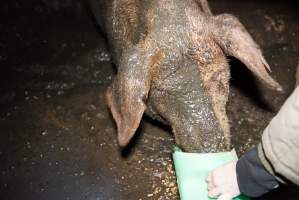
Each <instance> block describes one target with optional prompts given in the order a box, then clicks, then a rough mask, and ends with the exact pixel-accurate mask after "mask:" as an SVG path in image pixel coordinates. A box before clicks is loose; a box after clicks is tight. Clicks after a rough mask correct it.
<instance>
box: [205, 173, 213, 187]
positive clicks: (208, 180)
mask: <svg viewBox="0 0 299 200" xmlns="http://www.w3.org/2000/svg"><path fill="white" fill-rule="evenodd" d="M211 177H212V175H211V173H209V175H208V176H207V178H206V181H207V184H208V191H210V190H213V189H214V188H215V185H214V182H213V179H212V178H211Z"/></svg>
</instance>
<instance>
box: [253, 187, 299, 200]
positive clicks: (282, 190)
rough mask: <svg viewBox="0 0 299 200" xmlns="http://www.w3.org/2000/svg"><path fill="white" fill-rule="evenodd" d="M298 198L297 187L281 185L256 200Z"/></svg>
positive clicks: (298, 191) (298, 190) (298, 188)
mask: <svg viewBox="0 0 299 200" xmlns="http://www.w3.org/2000/svg"><path fill="white" fill-rule="evenodd" d="M296 197H298V198H299V187H298V186H295V185H281V186H280V187H279V188H278V189H276V190H274V191H272V192H270V193H268V194H266V195H264V196H263V197H260V198H254V199H256V200H273V199H295V198H296Z"/></svg>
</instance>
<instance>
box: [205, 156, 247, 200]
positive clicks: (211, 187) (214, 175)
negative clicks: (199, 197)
mask: <svg viewBox="0 0 299 200" xmlns="http://www.w3.org/2000/svg"><path fill="white" fill-rule="evenodd" d="M236 164H237V161H233V162H230V163H228V164H225V165H223V166H221V167H219V168H217V169H215V170H214V171H212V172H210V173H209V175H208V177H207V178H206V181H207V183H208V191H209V197H211V198H217V199H218V200H231V199H233V198H234V197H237V196H239V195H240V194H241V192H240V190H239V186H238V180H237V172H236Z"/></svg>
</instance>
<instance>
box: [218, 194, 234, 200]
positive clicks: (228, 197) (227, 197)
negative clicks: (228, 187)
mask: <svg viewBox="0 0 299 200" xmlns="http://www.w3.org/2000/svg"><path fill="white" fill-rule="evenodd" d="M232 199H233V197H232V195H230V194H222V195H220V196H219V198H218V200H232Z"/></svg>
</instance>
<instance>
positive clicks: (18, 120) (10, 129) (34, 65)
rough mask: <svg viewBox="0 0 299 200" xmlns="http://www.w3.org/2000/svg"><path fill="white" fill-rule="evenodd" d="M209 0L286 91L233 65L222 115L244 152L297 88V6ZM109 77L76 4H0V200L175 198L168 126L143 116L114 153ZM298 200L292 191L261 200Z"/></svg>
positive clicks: (99, 40)
mask: <svg viewBox="0 0 299 200" xmlns="http://www.w3.org/2000/svg"><path fill="white" fill-rule="evenodd" d="M210 2H211V7H212V10H213V11H214V12H215V13H223V12H229V13H232V14H235V15H236V16H238V17H239V18H240V20H241V21H242V22H243V23H244V24H245V25H246V27H247V28H248V30H249V31H250V32H251V33H252V34H253V36H254V38H255V39H256V40H257V42H258V43H259V44H260V45H261V46H262V48H263V50H264V54H265V57H266V58H267V60H268V61H269V64H270V65H271V67H272V70H273V76H274V77H275V78H276V79H277V80H278V82H280V83H281V84H282V86H283V87H284V89H285V92H284V93H283V94H280V93H277V92H274V91H270V90H268V89H266V88H264V87H263V86H262V85H260V83H259V82H257V81H256V80H254V78H253V77H252V75H251V74H250V73H249V72H248V71H247V70H246V69H245V67H244V66H243V65H242V64H240V63H239V62H238V61H236V60H233V59H230V60H231V65H232V81H231V85H232V87H231V93H230V99H229V103H228V114H229V119H230V122H231V131H232V135H233V144H234V146H235V148H236V149H237V151H238V153H239V155H241V154H242V153H243V152H244V151H245V150H246V149H248V148H250V147H252V146H253V145H254V144H257V143H258V141H259V139H260V134H261V132H262V130H263V129H264V128H265V126H266V125H267V123H268V122H269V121H270V119H271V117H272V116H273V115H274V114H275V113H276V112H277V110H278V109H279V107H280V106H281V104H282V103H283V102H284V100H285V99H286V98H287V96H288V95H289V94H290V92H291V91H292V90H293V88H294V83H295V68H296V65H297V63H298V61H299V56H298V55H299V14H298V5H297V4H295V3H292V1H234V0H225V1H224V0H211V1H210ZM114 75H115V70H114V68H113V66H112V65H111V62H110V54H109V51H108V49H107V47H106V45H105V40H104V38H103V37H102V36H101V35H100V33H99V31H98V30H97V28H96V27H95V25H94V23H93V21H92V20H91V18H90V16H89V14H88V12H87V11H86V9H85V7H84V6H83V5H82V4H81V3H79V2H76V1H72V0H60V1H59V0H39V1H38V0H30V1H8V0H5V1H2V2H1V6H0V199H3V200H15V199H47V200H50V199H70V200H71V199H88V200H89V199H90V200H93V199H94V200H109V199H111V200H122V199H130V200H131V199H132V200H146V199H154V200H167V199H170V200H175V199H178V192H177V187H176V183H175V175H174V172H173V166H172V162H171V157H170V156H171V149H172V146H173V144H174V140H173V137H172V135H171V132H170V131H169V128H167V127H161V126H160V125H159V124H157V123H155V122H153V121H151V120H150V119H147V118H144V120H143V123H142V125H141V127H140V129H139V131H138V133H139V134H138V136H137V137H136V138H135V139H134V141H133V143H132V144H131V145H130V146H129V147H128V148H127V149H124V150H121V149H119V147H118V145H117V141H116V129H115V125H114V122H113V120H112V118H111V115H110V113H109V111H108V109H107V107H106V103H105V97H104V94H105V89H106V87H107V85H109V83H110V82H111V80H112V79H113V77H114ZM199 167H200V166H199ZM298 195H299V192H298V188H295V187H294V188H291V189H288V188H287V189H281V190H278V191H276V192H274V193H272V194H269V195H267V196H265V197H262V198H260V199H274V200H275V199H277V200H278V199H291V200H292V199H298Z"/></svg>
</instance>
